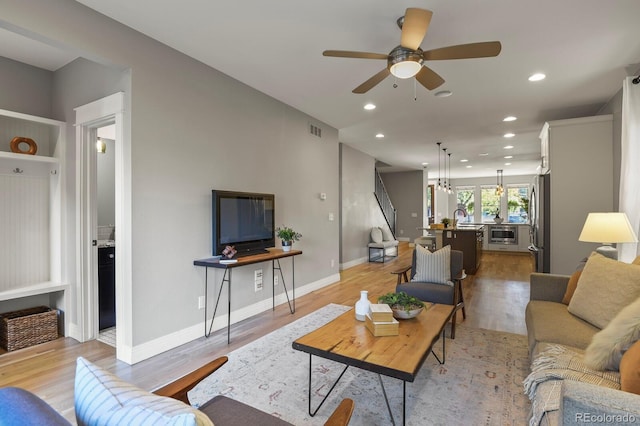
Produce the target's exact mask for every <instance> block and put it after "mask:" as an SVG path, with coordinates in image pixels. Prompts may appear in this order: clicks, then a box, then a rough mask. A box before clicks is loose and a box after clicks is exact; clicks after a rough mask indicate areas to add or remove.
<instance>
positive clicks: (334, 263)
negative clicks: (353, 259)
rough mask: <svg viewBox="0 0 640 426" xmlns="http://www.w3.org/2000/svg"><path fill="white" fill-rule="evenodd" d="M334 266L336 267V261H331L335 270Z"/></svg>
mask: <svg viewBox="0 0 640 426" xmlns="http://www.w3.org/2000/svg"><path fill="white" fill-rule="evenodd" d="M334 266H336V261H335V259H331V267H332V268H333V267H334Z"/></svg>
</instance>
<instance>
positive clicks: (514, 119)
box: [502, 115, 517, 121]
mask: <svg viewBox="0 0 640 426" xmlns="http://www.w3.org/2000/svg"><path fill="white" fill-rule="evenodd" d="M516 120H517V118H516V117H514V116H513V115H510V116H508V117H505V118H503V119H502V121H516Z"/></svg>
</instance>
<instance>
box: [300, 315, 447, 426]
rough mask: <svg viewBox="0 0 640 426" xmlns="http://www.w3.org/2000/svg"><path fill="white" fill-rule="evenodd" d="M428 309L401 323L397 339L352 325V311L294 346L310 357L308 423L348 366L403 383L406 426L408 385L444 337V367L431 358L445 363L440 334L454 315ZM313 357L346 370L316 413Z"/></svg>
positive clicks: (362, 323)
mask: <svg viewBox="0 0 640 426" xmlns="http://www.w3.org/2000/svg"><path fill="white" fill-rule="evenodd" d="M426 305H427V306H430V307H429V309H427V310H426V311H423V312H421V313H420V315H418V316H417V317H416V318H414V319H410V320H400V326H399V334H398V335H397V336H383V337H375V336H373V334H371V333H370V332H369V330H367V328H366V327H365V324H364V322H362V321H358V320H356V319H355V314H354V312H353V309H351V310H349V311H347V312H345V313H344V314H342V315H340V316H339V317H338V318H336V319H334V320H333V321H331V322H329V323H328V324H326V325H324V326H322V327H320V328H318V329H317V330H315V331H312V332H311V333H309V334H306V335H305V336H302V337H300V338H299V339H297V340H296V341H294V342H293V348H294V349H297V350H299V351H302V352H306V353H308V354H309V415H311V416H312V417H313V416H315V415H316V413H317V412H318V410H319V409H320V407H321V406H322V404H323V403H324V402H325V400H326V399H327V397H328V396H329V394H330V393H331V391H333V389H334V388H335V386H336V385H337V384H338V382H339V381H340V379H341V378H342V376H343V375H344V373H345V372H346V371H347V368H349V367H350V366H351V367H358V368H361V369H363V370H368V371H372V372H374V373H378V375H385V376H388V377H394V378H396V379H400V380H402V382H403V383H402V424H404V422H405V417H406V388H407V382H413V381H414V380H415V378H416V376H417V374H418V371H420V367H422V364H423V363H424V361H425V360H426V359H427V356H428V355H429V353H432V352H433V351H432V349H433V346H434V344H435V342H436V341H437V340H438V339H439V338H440V336H442V361H441V360H440V358H438V356H437V355H436V354H435V353H434V355H435V356H436V359H437V360H438V362H439V363H440V364H444V361H445V338H444V328H445V325H446V324H447V322H448V321H449V319H450V318H451V315H452V314H453V312H454V306H452V305H439V304H426ZM313 355H316V356H319V357H321V358H326V359H330V360H333V361H337V362H340V363H342V364H345V368H344V370H342V373H340V376H339V377H338V379H337V380H336V382H335V383H334V384H333V386H331V389H329V392H327V394H326V395H325V397H324V398H323V400H322V401H321V402H320V404H319V405H318V406H317V407H316V409H315V410H312V408H311V373H312V367H311V361H312V356H313ZM380 384H381V385H382V391H383V394H384V396H385V401H386V403H387V409H388V410H389V415H390V416H391V420H392V422H393V413H392V411H391V407H390V406H389V401H388V399H387V394H386V391H385V390H384V385H383V384H382V378H381V377H380Z"/></svg>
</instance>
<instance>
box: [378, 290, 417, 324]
mask: <svg viewBox="0 0 640 426" xmlns="http://www.w3.org/2000/svg"><path fill="white" fill-rule="evenodd" d="M378 303H386V304H387V305H389V307H390V308H391V310H392V311H393V316H394V318H397V319H409V318H414V317H416V316H418V314H419V313H420V312H422V310H423V309H424V303H422V301H421V300H420V299H418V298H416V297H414V296H409V295H408V294H407V293H405V292H404V291H401V292H399V293H387V294H385V295H383V296H380V297H379V298H378Z"/></svg>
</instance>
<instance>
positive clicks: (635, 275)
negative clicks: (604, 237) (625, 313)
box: [568, 252, 640, 328]
mask: <svg viewBox="0 0 640 426" xmlns="http://www.w3.org/2000/svg"><path fill="white" fill-rule="evenodd" d="M639 296H640V266H638V265H631V264H629V263H624V262H618V261H617V260H613V259H609V258H608V257H605V256H603V255H601V254H599V253H595V252H594V253H592V254H591V256H590V257H589V260H587V263H586V265H585V266H584V270H583V271H582V275H580V279H579V280H578V286H577V288H576V291H575V292H574V293H573V297H572V298H571V301H570V302H569V306H568V310H569V312H571V313H572V314H573V315H575V316H577V317H579V318H582V319H583V320H585V321H587V322H589V323H591V324H593V325H595V326H596V327H598V328H604V327H606V326H607V324H609V321H611V319H613V318H614V317H615V316H616V315H617V314H618V312H620V311H621V310H622V308H624V307H625V306H627V305H628V304H629V303H630V302H631V301H634V300H636V299H637V298H638V297H639Z"/></svg>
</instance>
